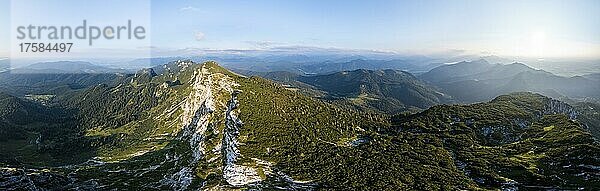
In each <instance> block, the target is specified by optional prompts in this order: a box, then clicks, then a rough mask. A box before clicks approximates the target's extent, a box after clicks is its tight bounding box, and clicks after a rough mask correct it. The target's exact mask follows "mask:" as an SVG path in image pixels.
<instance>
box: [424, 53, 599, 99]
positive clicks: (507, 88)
mask: <svg viewBox="0 0 600 191" xmlns="http://www.w3.org/2000/svg"><path fill="white" fill-rule="evenodd" d="M420 78H421V79H424V80H426V81H429V82H430V83H432V84H434V85H435V86H437V87H439V88H441V89H442V90H443V91H442V92H445V93H448V94H449V95H450V96H452V97H454V98H455V99H457V100H458V101H461V102H466V103H472V102H480V101H487V100H490V99H492V98H494V97H496V96H498V95H502V94H507V93H511V92H521V91H531V92H537V93H542V94H544V95H546V96H550V97H553V98H557V99H559V98H560V99H565V98H570V99H584V98H598V97H600V84H599V83H597V82H596V81H594V80H591V79H588V78H585V77H579V76H576V77H570V78H567V77H561V76H556V75H554V74H551V73H549V72H546V71H543V70H535V69H533V68H530V67H528V66H526V65H524V64H521V63H513V64H507V65H501V64H496V65H492V64H488V63H487V62H485V61H484V60H481V61H474V62H461V63H457V64H452V65H445V66H440V67H438V68H435V69H433V70H431V71H430V72H427V73H425V74H423V75H421V76H420Z"/></svg>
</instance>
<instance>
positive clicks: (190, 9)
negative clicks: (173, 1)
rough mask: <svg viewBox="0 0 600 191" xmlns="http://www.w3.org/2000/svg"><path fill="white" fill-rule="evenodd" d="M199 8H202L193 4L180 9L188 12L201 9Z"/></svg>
mask: <svg viewBox="0 0 600 191" xmlns="http://www.w3.org/2000/svg"><path fill="white" fill-rule="evenodd" d="M199 10H200V9H198V8H196V7H192V6H187V7H182V8H181V9H179V11H181V12H188V11H191V12H196V11H199Z"/></svg>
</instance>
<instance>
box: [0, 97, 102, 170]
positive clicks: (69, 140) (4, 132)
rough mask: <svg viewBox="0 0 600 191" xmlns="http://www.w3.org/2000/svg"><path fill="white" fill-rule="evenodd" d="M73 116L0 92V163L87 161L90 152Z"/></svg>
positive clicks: (56, 163) (54, 108)
mask: <svg viewBox="0 0 600 191" xmlns="http://www.w3.org/2000/svg"><path fill="white" fill-rule="evenodd" d="M73 114H74V112H73V111H69V110H66V109H64V108H60V107H50V106H45V105H42V104H40V103H36V102H33V101H29V100H23V99H21V98H17V97H13V96H10V95H7V94H4V93H1V92H0V150H1V151H2V152H0V163H7V164H16V165H20V164H34V165H43V166H46V165H64V164H69V163H73V162H82V160H86V159H85V158H86V157H87V156H89V155H90V154H91V153H92V152H93V149H91V148H90V147H88V146H89V144H88V143H89V142H88V141H87V140H86V139H85V138H82V137H81V136H80V134H79V132H80V129H79V128H78V127H77V119H76V118H75V116H74V115H73ZM73 155H76V156H75V157H74V156H73Z"/></svg>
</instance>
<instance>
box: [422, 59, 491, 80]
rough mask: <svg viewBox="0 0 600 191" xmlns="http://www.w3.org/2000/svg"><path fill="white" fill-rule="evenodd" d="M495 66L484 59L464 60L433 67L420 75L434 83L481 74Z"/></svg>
mask: <svg viewBox="0 0 600 191" xmlns="http://www.w3.org/2000/svg"><path fill="white" fill-rule="evenodd" d="M493 67H494V65H492V64H489V63H488V62H487V61H486V60H484V59H479V60H475V61H471V62H466V61H463V62H459V63H456V64H448V65H442V66H439V67H436V68H433V69H431V70H429V72H426V73H424V74H422V75H420V76H419V77H420V78H421V79H424V80H425V81H429V82H432V83H438V82H448V81H450V80H451V79H453V78H459V77H465V76H469V75H474V74H479V73H482V72H485V71H488V70H490V69H491V68H493Z"/></svg>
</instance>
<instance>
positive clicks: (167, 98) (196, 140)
mask: <svg viewBox="0 0 600 191" xmlns="http://www.w3.org/2000/svg"><path fill="white" fill-rule="evenodd" d="M161 67H162V69H159V68H153V69H146V70H143V71H140V72H138V73H137V74H136V75H134V76H130V77H128V78H127V80H123V81H121V83H119V84H118V85H116V86H112V87H111V86H106V85H98V86H94V87H92V88H89V89H87V90H86V91H83V92H81V93H80V94H79V95H77V97H73V99H71V100H68V101H67V102H66V103H63V104H65V105H66V106H68V108H70V109H74V110H77V111H78V113H77V119H80V121H78V122H79V125H80V126H81V128H82V130H83V131H82V137H84V138H86V139H90V140H93V141H92V143H94V144H93V145H92V146H93V147H94V148H95V149H96V152H95V156H94V157H93V158H92V159H91V160H89V161H87V162H85V163H78V164H74V165H70V166H68V167H64V168H50V167H35V166H19V165H8V164H6V166H7V167H12V168H2V169H0V172H1V173H0V174H1V175H2V179H0V183H2V184H0V185H8V186H7V187H9V188H27V186H31V185H36V186H39V187H43V188H48V189H94V188H102V189H136V190H147V189H161V190H165V189H176V190H187V189H206V190H209V189H266V190H270V189H288V190H313V189H328V190H356V189H365V188H366V189H372V190H383V189H399V190H414V189H426V190H439V189H444V190H457V189H463V190H476V189H508V188H521V189H526V188H529V187H544V188H550V189H551V188H554V189H573V188H579V187H585V188H589V189H592V188H595V187H598V186H599V182H598V180H599V177H598V173H600V172H599V170H598V169H597V168H596V167H597V166H600V164H598V161H597V160H595V159H597V158H598V157H600V156H598V155H599V153H600V152H598V143H596V142H594V141H595V140H594V139H593V138H592V137H591V135H590V134H589V133H587V132H586V131H585V130H584V129H583V128H581V126H580V124H579V123H578V122H577V121H574V120H572V119H577V116H574V115H576V114H575V113H573V112H572V110H571V108H570V106H568V105H567V104H564V103H562V102H559V101H556V100H552V99H549V98H546V97H544V96H541V95H538V94H530V93H521V94H512V95H507V96H500V97H498V98H496V99H495V100H493V101H491V102H488V103H480V104H474V105H462V106H461V105H439V106H434V107H431V108H430V109H427V110H425V111H423V112H421V113H417V114H414V115H397V116H393V117H391V118H390V116H387V115H382V114H376V113H364V112H359V111H355V110H351V109H347V108H340V107H339V106H337V105H334V104H331V103H329V102H325V101H322V100H319V99H315V98H312V97H309V96H306V95H305V94H303V93H300V92H297V91H294V90H290V89H289V88H287V87H285V86H284V85H281V84H278V83H274V82H272V81H269V80H265V79H263V78H260V77H245V76H239V75H237V74H234V73H232V72H230V71H228V70H226V69H224V68H222V67H220V66H219V65H217V64H216V63H215V62H205V63H202V64H199V63H194V62H191V61H176V62H171V63H169V64H167V65H165V66H161ZM358 72H360V73H359V74H360V75H357V76H358V77H364V76H367V77H366V78H363V79H369V80H367V82H378V83H382V84H386V83H387V81H386V80H385V79H388V78H380V77H372V75H375V76H379V75H382V76H387V75H391V76H392V77H394V76H395V77H398V76H401V77H410V78H414V77H411V76H405V75H408V74H404V73H401V72H397V71H375V72H364V71H363V72H361V71H358ZM388 72H389V73H391V74H386V73H388ZM363 73H366V74H363ZM341 75H343V74H341ZM348 79H350V80H351V79H354V78H348ZM374 79H383V80H382V81H378V80H374ZM392 79H394V78H392ZM177 82H178V83H177ZM341 82H344V81H341ZM378 83H375V84H378ZM393 85H397V84H393ZM342 87H350V85H347V86H342ZM367 87H369V86H367ZM374 87H387V85H382V86H379V85H378V86H374ZM364 89H365V90H374V92H377V91H375V90H379V89H383V90H385V88H379V89H378V88H364ZM346 90H347V89H341V90H340V93H346V92H349V91H346ZM380 92H381V91H380ZM567 165H568V167H564V166H567ZM26 167H29V168H26ZM27 172H40V173H27ZM26 180H31V181H26Z"/></svg>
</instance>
